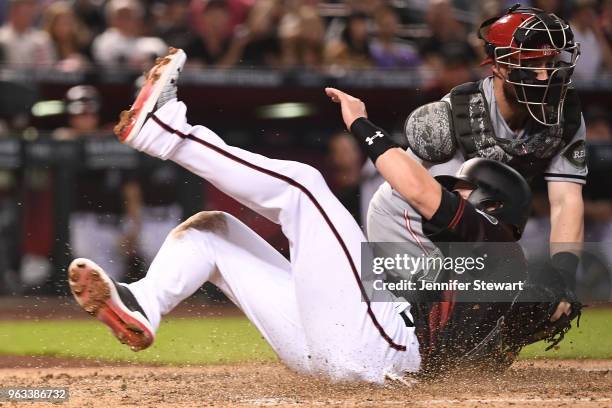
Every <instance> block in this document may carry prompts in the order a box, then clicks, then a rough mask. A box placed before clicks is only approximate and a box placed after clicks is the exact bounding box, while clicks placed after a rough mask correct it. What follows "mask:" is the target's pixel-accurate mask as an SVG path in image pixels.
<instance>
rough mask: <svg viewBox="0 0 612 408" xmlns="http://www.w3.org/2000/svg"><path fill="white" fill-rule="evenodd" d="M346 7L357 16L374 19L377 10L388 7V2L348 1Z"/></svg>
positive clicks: (377, 0)
mask: <svg viewBox="0 0 612 408" xmlns="http://www.w3.org/2000/svg"><path fill="white" fill-rule="evenodd" d="M345 3H346V7H347V8H348V9H349V10H351V11H352V12H353V13H356V14H365V15H366V16H368V17H374V14H375V13H376V10H378V9H379V8H381V7H383V6H385V5H387V4H388V3H389V2H388V0H346V1H345Z"/></svg>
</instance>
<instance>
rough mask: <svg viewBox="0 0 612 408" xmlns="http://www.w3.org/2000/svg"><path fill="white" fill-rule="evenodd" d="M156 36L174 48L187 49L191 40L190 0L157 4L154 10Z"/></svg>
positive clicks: (172, 0)
mask: <svg viewBox="0 0 612 408" xmlns="http://www.w3.org/2000/svg"><path fill="white" fill-rule="evenodd" d="M153 16H154V19H155V29H154V32H155V35H156V36H157V37H159V38H161V39H162V40H164V42H165V43H166V44H168V45H170V46H172V47H176V48H182V49H185V48H186V47H187V45H188V43H189V40H190V38H191V30H190V29H189V0H166V1H160V2H157V3H156V5H155V7H154V8H153Z"/></svg>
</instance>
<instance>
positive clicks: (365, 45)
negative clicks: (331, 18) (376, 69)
mask: <svg viewBox="0 0 612 408" xmlns="http://www.w3.org/2000/svg"><path fill="white" fill-rule="evenodd" d="M370 41H371V39H370V33H369V31H368V16H367V14H364V13H361V12H354V13H352V14H351V15H350V16H349V17H348V18H347V21H346V26H345V27H344V29H343V30H342V33H341V34H340V38H337V39H333V40H331V41H330V42H329V43H328V44H327V46H326V48H325V61H326V64H327V65H329V66H331V67H332V68H335V67H343V68H369V67H371V66H372V57H371V54H370Z"/></svg>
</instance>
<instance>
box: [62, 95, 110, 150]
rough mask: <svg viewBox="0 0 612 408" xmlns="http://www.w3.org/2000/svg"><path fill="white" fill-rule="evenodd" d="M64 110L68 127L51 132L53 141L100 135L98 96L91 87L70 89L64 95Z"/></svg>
mask: <svg viewBox="0 0 612 408" xmlns="http://www.w3.org/2000/svg"><path fill="white" fill-rule="evenodd" d="M65 110H66V113H67V115H68V126H67V127H61V128H58V129H56V130H55V131H54V132H53V138H54V139H55V140H77V139H79V138H80V137H82V136H94V135H96V136H97V135H98V133H100V117H99V115H98V112H99V111H100V96H99V94H98V91H97V90H96V88H94V87H93V86H87V85H80V86H74V87H72V88H70V89H69V90H68V92H67V93H66V98H65ZM105 134H106V135H108V133H105Z"/></svg>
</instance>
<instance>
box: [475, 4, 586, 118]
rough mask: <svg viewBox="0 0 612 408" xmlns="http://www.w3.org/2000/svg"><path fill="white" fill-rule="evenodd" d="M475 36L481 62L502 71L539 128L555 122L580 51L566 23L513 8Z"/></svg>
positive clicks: (528, 10) (541, 14)
mask: <svg viewBox="0 0 612 408" xmlns="http://www.w3.org/2000/svg"><path fill="white" fill-rule="evenodd" d="M485 23H487V22H485ZM482 28H484V24H483V27H481V30H482ZM510 32H511V34H510ZM481 37H482V38H483V39H485V42H486V47H487V51H488V52H489V53H490V54H491V57H490V58H489V59H488V60H487V61H485V63H487V62H494V63H495V64H497V65H498V66H505V67H506V68H507V69H508V75H507V77H506V78H505V81H506V82H507V83H508V84H511V85H512V86H513V87H514V91H515V93H516V98H517V101H518V102H519V103H521V104H524V105H525V107H526V109H527V111H528V112H529V114H530V115H531V117H532V118H533V119H535V120H536V121H537V122H538V123H540V124H542V125H545V126H553V125H558V124H560V122H561V118H562V113H563V102H564V100H565V95H566V93H567V89H568V87H569V85H570V84H571V77H572V74H573V72H574V67H575V66H576V62H577V61H578V57H579V55H580V45H579V44H578V43H575V42H574V34H573V33H572V30H571V28H570V26H569V25H568V24H567V23H566V22H565V21H564V20H562V19H561V18H559V17H557V16H556V15H555V14H547V13H544V12H542V11H541V10H538V9H521V8H516V9H514V10H513V9H510V10H509V11H508V14H507V15H505V16H503V17H502V18H500V19H498V20H497V21H495V22H494V23H493V24H490V28H489V32H488V33H487V34H486V38H485V37H484V36H483V35H482V33H481Z"/></svg>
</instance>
